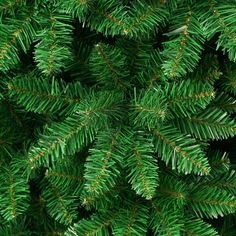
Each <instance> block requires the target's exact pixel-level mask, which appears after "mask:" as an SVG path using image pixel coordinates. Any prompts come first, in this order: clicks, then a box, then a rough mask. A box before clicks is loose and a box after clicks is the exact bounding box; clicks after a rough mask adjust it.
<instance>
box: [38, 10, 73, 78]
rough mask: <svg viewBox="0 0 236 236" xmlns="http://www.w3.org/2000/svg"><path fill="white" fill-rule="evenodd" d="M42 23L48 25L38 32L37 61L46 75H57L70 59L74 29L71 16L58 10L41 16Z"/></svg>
mask: <svg viewBox="0 0 236 236" xmlns="http://www.w3.org/2000/svg"><path fill="white" fill-rule="evenodd" d="M41 17H42V19H41V23H42V24H44V25H45V26H47V28H46V29H42V30H41V31H40V32H39V33H38V36H37V37H38V39H40V42H39V43H38V44H37V45H36V46H35V61H36V63H37V66H38V68H39V70H41V71H42V73H43V74H45V75H48V76H50V75H55V74H58V73H59V72H61V69H62V68H64V67H65V62H67V60H70V58H71V56H72V54H71V49H70V46H71V43H72V30H73V27H72V25H70V21H71V17H70V16H68V15H65V14H60V13H58V12H56V10H52V11H51V12H47V14H46V16H41Z"/></svg>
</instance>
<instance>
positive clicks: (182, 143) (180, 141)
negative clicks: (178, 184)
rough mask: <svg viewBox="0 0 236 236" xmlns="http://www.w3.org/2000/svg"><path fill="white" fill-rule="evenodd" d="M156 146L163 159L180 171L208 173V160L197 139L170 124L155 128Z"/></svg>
mask: <svg viewBox="0 0 236 236" xmlns="http://www.w3.org/2000/svg"><path fill="white" fill-rule="evenodd" d="M154 135H155V136H154V146H155V149H156V152H158V153H159V155H160V156H161V158H162V160H163V161H165V162H166V164H169V163H170V162H171V165H172V169H176V168H177V170H178V172H185V173H186V174H187V173H191V172H193V173H198V174H199V173H200V174H208V173H209V171H210V168H209V164H208V160H207V158H206V157H205V155H204V153H203V151H202V150H201V147H200V145H199V144H197V143H196V140H195V139H193V138H190V137H188V136H186V135H184V134H182V133H180V132H178V130H177V129H176V128H175V127H173V126H169V125H165V126H163V127H162V128H161V129H154Z"/></svg>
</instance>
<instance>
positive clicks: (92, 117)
mask: <svg viewBox="0 0 236 236" xmlns="http://www.w3.org/2000/svg"><path fill="white" fill-rule="evenodd" d="M97 96H98V98H97ZM121 102H122V96H121V94H119V93H115V92H114V93H112V92H109V93H107V92H100V93H97V94H92V95H91V96H90V98H88V99H87V100H83V102H81V103H80V104H79V105H78V111H77V112H76V113H75V114H73V115H71V116H69V117H67V118H66V119H65V120H64V121H62V122H59V123H58V122H54V123H52V124H51V126H48V127H45V131H44V133H43V134H41V137H40V139H39V140H38V142H37V144H36V145H33V146H31V148H30V149H29V152H28V165H29V167H30V168H31V169H34V168H36V167H37V166H38V165H42V164H43V165H48V164H49V163H50V161H53V162H54V160H56V159H58V158H60V159H61V158H64V157H65V156H66V155H73V154H74V153H75V152H76V151H79V150H81V148H82V147H83V146H84V145H87V144H88V143H90V142H91V141H93V139H94V136H95V133H96V132H97V130H98V129H99V128H104V127H107V125H108V124H109V119H117V120H118V119H119V118H120V113H121V109H120V103H121Z"/></svg>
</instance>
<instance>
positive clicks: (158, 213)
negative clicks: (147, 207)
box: [150, 200, 183, 236]
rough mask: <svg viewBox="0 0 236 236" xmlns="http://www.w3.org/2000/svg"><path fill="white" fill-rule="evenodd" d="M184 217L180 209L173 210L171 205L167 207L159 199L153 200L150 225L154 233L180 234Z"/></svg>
mask: <svg viewBox="0 0 236 236" xmlns="http://www.w3.org/2000/svg"><path fill="white" fill-rule="evenodd" d="M182 217H183V215H182V213H181V212H180V211H178V210H175V211H173V209H172V208H171V207H165V206H164V205H163V204H160V202H159V201H158V200H154V201H153V202H152V208H151V220H150V227H151V228H152V230H153V232H154V235H160V236H171V235H176V236H180V235H181V234H180V230H181V229H182V227H183V222H182V221H181V218H182Z"/></svg>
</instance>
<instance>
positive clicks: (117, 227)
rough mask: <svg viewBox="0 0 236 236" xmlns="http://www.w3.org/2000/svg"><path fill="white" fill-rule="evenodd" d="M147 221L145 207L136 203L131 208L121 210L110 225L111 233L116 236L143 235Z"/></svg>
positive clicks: (146, 209)
mask: <svg viewBox="0 0 236 236" xmlns="http://www.w3.org/2000/svg"><path fill="white" fill-rule="evenodd" d="M147 221H148V208H147V206H145V205H144V204H142V203H139V202H137V201H136V202H135V203H134V204H133V206H132V207H128V209H127V208H123V209H121V211H120V213H119V214H118V215H117V218H116V220H115V221H114V223H112V232H113V234H114V235H117V236H119V235H124V236H129V235H145V234H146V232H147Z"/></svg>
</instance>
